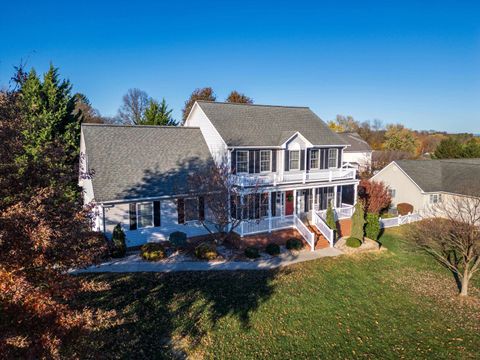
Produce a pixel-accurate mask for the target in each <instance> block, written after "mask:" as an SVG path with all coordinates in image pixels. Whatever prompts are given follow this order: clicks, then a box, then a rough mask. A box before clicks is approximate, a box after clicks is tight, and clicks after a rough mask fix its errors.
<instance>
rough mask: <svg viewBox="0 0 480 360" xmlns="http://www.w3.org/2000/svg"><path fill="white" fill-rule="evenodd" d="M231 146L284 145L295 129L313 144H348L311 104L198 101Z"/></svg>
mask: <svg viewBox="0 0 480 360" xmlns="http://www.w3.org/2000/svg"><path fill="white" fill-rule="evenodd" d="M198 105H199V106H200V107H201V109H202V110H203V111H204V112H205V114H206V115H207V116H208V118H209V119H210V121H211V122H212V124H213V126H215V128H216V129H217V131H218V132H219V133H220V135H221V136H222V138H223V140H224V141H225V142H226V143H227V145H228V146H272V147H276V146H280V145H282V144H283V143H284V142H285V141H286V140H287V139H288V138H289V137H290V136H292V135H293V134H295V132H297V131H298V132H299V133H301V134H302V135H303V136H304V137H305V138H307V140H308V141H310V142H311V143H312V144H313V145H346V144H347V143H346V142H345V141H344V140H343V139H341V138H340V137H339V136H338V135H337V134H336V133H334V132H333V131H331V130H330V129H329V127H328V126H327V125H326V124H325V123H324V122H323V121H322V120H321V119H320V118H319V117H318V116H317V115H315V113H314V112H313V111H312V110H310V109H309V108H308V107H292V106H272V105H251V104H232V103H219V102H210V101H198Z"/></svg>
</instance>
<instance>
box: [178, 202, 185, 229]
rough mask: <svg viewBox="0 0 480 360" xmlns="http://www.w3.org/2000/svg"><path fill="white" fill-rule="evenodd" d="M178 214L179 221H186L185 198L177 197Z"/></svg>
mask: <svg viewBox="0 0 480 360" xmlns="http://www.w3.org/2000/svg"><path fill="white" fill-rule="evenodd" d="M177 214H178V223H179V224H184V223H185V200H183V199H177Z"/></svg>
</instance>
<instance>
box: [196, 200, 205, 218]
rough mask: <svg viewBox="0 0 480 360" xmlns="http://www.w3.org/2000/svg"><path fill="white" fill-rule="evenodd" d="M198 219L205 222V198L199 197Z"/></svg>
mask: <svg viewBox="0 0 480 360" xmlns="http://www.w3.org/2000/svg"><path fill="white" fill-rule="evenodd" d="M198 219H199V220H200V221H203V220H205V198H204V197H203V196H199V197H198Z"/></svg>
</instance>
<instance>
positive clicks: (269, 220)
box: [268, 191, 272, 232]
mask: <svg viewBox="0 0 480 360" xmlns="http://www.w3.org/2000/svg"><path fill="white" fill-rule="evenodd" d="M268 232H272V192H271V191H269V192H268Z"/></svg>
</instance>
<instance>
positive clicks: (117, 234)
mask: <svg viewBox="0 0 480 360" xmlns="http://www.w3.org/2000/svg"><path fill="white" fill-rule="evenodd" d="M125 239H126V236H125V232H124V231H123V229H122V226H121V225H120V224H117V225H116V226H115V227H114V228H113V234H112V249H111V255H112V257H114V258H121V257H124V256H125V254H126V253H127V245H126V242H125Z"/></svg>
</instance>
